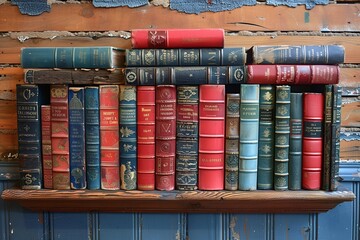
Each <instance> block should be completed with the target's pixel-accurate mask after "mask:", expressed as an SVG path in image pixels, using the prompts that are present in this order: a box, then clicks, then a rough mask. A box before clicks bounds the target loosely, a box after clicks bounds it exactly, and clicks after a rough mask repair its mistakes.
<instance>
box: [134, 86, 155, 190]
mask: <svg viewBox="0 0 360 240" xmlns="http://www.w3.org/2000/svg"><path fill="white" fill-rule="evenodd" d="M137 117H138V119H137V132H138V136H137V139H138V140H137V148H138V149H137V154H138V156H137V159H138V162H137V164H138V169H137V174H138V175H137V180H138V189H139V190H154V189H155V87H154V86H138V87H137Z"/></svg>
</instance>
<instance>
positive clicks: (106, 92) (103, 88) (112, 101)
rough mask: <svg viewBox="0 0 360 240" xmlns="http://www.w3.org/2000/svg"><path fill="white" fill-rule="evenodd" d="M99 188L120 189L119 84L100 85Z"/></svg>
mask: <svg viewBox="0 0 360 240" xmlns="http://www.w3.org/2000/svg"><path fill="white" fill-rule="evenodd" d="M99 96H100V154H101V156H100V166H101V188H102V189H105V190H118V189H120V172H119V170H120V169H119V86H117V85H100V87H99Z"/></svg>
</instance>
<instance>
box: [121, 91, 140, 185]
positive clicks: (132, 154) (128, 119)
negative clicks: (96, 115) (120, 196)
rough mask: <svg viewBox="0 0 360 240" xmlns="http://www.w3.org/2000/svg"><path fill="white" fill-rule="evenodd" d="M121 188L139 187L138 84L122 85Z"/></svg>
mask: <svg viewBox="0 0 360 240" xmlns="http://www.w3.org/2000/svg"><path fill="white" fill-rule="evenodd" d="M119 100H120V101H119V104H120V105H119V106H120V118H119V119H120V120H119V122H120V126H119V127H120V133H119V134H120V181H121V184H120V188H121V189H124V190H134V189H136V187H137V178H136V177H137V173H136V172H137V159H136V157H137V148H136V141H137V131H136V130H137V128H136V86H125V85H120V99H119Z"/></svg>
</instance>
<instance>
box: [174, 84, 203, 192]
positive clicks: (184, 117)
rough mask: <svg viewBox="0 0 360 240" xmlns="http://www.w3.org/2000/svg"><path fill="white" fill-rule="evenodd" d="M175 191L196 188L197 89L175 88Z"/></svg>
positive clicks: (197, 139)
mask: <svg viewBox="0 0 360 240" xmlns="http://www.w3.org/2000/svg"><path fill="white" fill-rule="evenodd" d="M176 108H177V111H176V114H177V115H176V168H175V169H176V189H178V190H196V189H197V188H198V143H199V120H198V119H199V88H198V86H178V87H177V106H176Z"/></svg>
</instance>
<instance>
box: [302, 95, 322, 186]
mask: <svg viewBox="0 0 360 240" xmlns="http://www.w3.org/2000/svg"><path fill="white" fill-rule="evenodd" d="M303 104H304V112H303V123H304V134H303V160H302V164H303V166H302V187H303V189H307V190H319V189H320V186H321V172H322V157H323V155H322V151H323V136H322V131H323V126H322V124H323V120H324V95H323V94H322V93H309V92H305V93H304V100H303Z"/></svg>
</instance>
